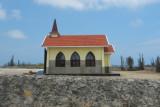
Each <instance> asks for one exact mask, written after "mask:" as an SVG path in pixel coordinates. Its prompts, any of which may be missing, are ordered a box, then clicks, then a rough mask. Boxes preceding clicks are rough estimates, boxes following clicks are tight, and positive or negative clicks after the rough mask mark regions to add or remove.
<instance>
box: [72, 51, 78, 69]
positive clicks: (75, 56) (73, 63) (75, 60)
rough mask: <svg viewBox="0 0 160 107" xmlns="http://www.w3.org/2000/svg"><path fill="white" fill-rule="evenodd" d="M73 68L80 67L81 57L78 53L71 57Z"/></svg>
mask: <svg viewBox="0 0 160 107" xmlns="http://www.w3.org/2000/svg"><path fill="white" fill-rule="evenodd" d="M71 67H80V56H79V54H78V53H77V52H74V53H73V54H72V56H71Z"/></svg>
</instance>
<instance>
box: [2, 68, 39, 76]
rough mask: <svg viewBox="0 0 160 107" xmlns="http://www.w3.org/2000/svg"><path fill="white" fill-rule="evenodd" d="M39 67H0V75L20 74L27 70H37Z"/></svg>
mask: <svg viewBox="0 0 160 107" xmlns="http://www.w3.org/2000/svg"><path fill="white" fill-rule="evenodd" d="M39 70H40V69H21V68H12V69H11V68H0V75H22V74H24V73H28V72H29V71H33V72H37V71H39Z"/></svg>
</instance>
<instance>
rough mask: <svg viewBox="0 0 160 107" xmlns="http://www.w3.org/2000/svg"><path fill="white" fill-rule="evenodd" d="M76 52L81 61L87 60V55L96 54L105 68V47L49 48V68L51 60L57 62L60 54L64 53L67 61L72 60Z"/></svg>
mask: <svg viewBox="0 0 160 107" xmlns="http://www.w3.org/2000/svg"><path fill="white" fill-rule="evenodd" d="M75 51H76V52H78V54H79V55H80V59H81V60H85V57H86V55H87V53H88V52H90V51H91V52H93V53H94V55H95V58H96V60H102V66H103V67H104V66H105V61H104V48H103V47H48V48H47V67H48V66H49V60H55V58H56V55H57V54H58V53H59V52H63V54H64V55H65V59H66V60H70V57H71V55H72V53H73V52H75ZM107 60H108V59H107Z"/></svg>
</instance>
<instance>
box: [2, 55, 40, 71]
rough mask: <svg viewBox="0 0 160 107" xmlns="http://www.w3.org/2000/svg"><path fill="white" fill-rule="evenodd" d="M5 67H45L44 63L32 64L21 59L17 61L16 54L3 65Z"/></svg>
mask: <svg viewBox="0 0 160 107" xmlns="http://www.w3.org/2000/svg"><path fill="white" fill-rule="evenodd" d="M3 67H4V68H6V67H7V68H8V67H9V68H39V69H43V64H41V63H39V64H31V63H26V62H23V61H22V62H21V61H20V60H18V61H17V63H16V61H15V57H14V55H13V56H12V57H11V59H10V60H9V61H8V62H7V63H6V64H4V65H3Z"/></svg>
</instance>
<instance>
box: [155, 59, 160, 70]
mask: <svg viewBox="0 0 160 107" xmlns="http://www.w3.org/2000/svg"><path fill="white" fill-rule="evenodd" d="M156 72H160V57H159V56H158V57H157V59H156Z"/></svg>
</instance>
